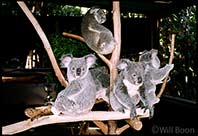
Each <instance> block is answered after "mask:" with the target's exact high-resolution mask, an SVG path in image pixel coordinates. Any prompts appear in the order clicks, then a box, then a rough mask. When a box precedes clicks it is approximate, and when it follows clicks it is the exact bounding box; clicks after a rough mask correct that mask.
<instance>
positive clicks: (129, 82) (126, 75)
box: [110, 59, 144, 118]
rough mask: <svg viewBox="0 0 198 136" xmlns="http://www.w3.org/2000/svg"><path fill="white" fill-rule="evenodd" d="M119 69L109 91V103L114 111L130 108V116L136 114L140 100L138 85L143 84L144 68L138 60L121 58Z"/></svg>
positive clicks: (132, 116)
mask: <svg viewBox="0 0 198 136" xmlns="http://www.w3.org/2000/svg"><path fill="white" fill-rule="evenodd" d="M117 68H118V69H119V70H120V72H119V74H118V76H117V78H116V80H115V84H114V86H113V90H112V91H110V105H111V107H112V109H113V110H114V111H121V112H124V111H125V110H126V109H127V110H130V117H131V118H134V117H136V116H137V113H136V105H137V104H138V103H139V101H140V94H139V92H138V91H139V87H140V86H141V85H142V84H143V79H144V68H143V66H142V65H141V64H140V63H139V62H132V61H130V60H128V59H121V60H120V62H119V64H118V65H117Z"/></svg>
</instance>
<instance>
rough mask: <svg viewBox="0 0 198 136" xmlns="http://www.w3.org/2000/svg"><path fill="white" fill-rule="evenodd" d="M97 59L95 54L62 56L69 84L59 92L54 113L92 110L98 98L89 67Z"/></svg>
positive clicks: (78, 112)
mask: <svg viewBox="0 0 198 136" xmlns="http://www.w3.org/2000/svg"><path fill="white" fill-rule="evenodd" d="M95 61H96V57H95V55H93V54H89V55H86V56H84V57H81V58H74V57H72V56H68V55H64V56H63V57H62V58H61V63H62V67H65V68H67V78H68V80H69V86H68V87H67V88H65V89H64V90H62V91H61V92H59V93H58V95H57V98H56V100H55V102H54V103H53V105H52V112H53V114H58V115H59V114H61V113H62V114H65V115H79V114H83V113H87V112H89V111H91V109H92V108H93V106H94V104H95V100H96V85H95V81H94V79H93V77H92V75H91V73H90V71H89V68H90V67H91V66H92V65H93V64H95Z"/></svg>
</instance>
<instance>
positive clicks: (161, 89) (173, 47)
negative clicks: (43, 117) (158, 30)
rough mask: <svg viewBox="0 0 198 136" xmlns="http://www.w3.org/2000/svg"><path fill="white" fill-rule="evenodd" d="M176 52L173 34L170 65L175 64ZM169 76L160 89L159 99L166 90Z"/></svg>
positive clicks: (173, 35)
mask: <svg viewBox="0 0 198 136" xmlns="http://www.w3.org/2000/svg"><path fill="white" fill-rule="evenodd" d="M174 50H175V34H172V35H171V47H170V57H169V62H168V63H169V64H172V63H173V58H174ZM168 76H169V75H167V76H166V78H165V79H164V81H163V84H162V86H161V88H160V91H159V93H158V94H157V97H158V98H160V97H161V96H162V94H163V92H164V90H165V87H166V83H167V81H168Z"/></svg>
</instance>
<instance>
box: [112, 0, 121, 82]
mask: <svg viewBox="0 0 198 136" xmlns="http://www.w3.org/2000/svg"><path fill="white" fill-rule="evenodd" d="M113 29H114V39H115V42H116V45H115V49H114V51H113V53H112V56H111V59H110V62H111V67H110V72H111V77H110V83H111V84H110V85H112V84H113V83H114V80H115V78H116V76H117V73H118V72H117V68H116V65H117V63H118V61H119V59H120V50H121V21H120V2H119V1H113Z"/></svg>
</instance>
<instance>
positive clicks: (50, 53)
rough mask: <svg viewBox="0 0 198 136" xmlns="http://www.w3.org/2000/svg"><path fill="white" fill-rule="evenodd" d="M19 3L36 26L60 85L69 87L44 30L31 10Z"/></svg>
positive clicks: (21, 2)
mask: <svg viewBox="0 0 198 136" xmlns="http://www.w3.org/2000/svg"><path fill="white" fill-rule="evenodd" d="M17 3H18V4H19V6H20V7H21V9H22V10H23V12H24V13H25V15H26V16H27V17H28V19H29V20H30V22H31V23H32V25H33V26H34V28H35V30H36V32H37V33H38V35H39V37H40V38H41V40H42V42H43V45H44V48H45V50H46V51H47V54H48V56H49V59H50V61H51V64H52V67H53V69H54V71H55V74H56V76H57V78H58V80H59V81H60V83H61V84H62V85H63V86H64V87H66V86H67V85H68V83H67V81H66V80H65V78H64V76H63V75H62V73H61V71H60V69H59V66H58V64H57V61H56V59H55V56H54V54H53V51H52V48H51V46H50V43H49V41H48V39H47V37H46V35H45V33H44V32H43V30H42V28H41V27H40V25H39V23H38V22H37V20H36V19H35V17H34V16H33V15H32V13H31V12H30V10H29V9H28V7H27V6H26V4H25V3H24V2H23V1H17Z"/></svg>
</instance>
